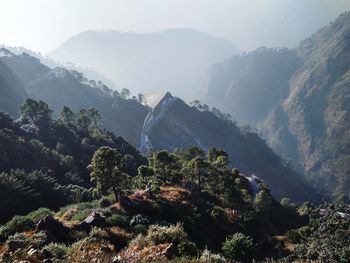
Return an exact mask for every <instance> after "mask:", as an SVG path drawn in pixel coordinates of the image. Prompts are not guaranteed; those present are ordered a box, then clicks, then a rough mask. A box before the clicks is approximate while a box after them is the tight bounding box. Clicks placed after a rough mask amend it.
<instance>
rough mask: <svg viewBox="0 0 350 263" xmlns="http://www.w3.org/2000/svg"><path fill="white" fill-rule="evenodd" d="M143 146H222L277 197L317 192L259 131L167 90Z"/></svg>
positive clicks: (149, 122)
mask: <svg viewBox="0 0 350 263" xmlns="http://www.w3.org/2000/svg"><path fill="white" fill-rule="evenodd" d="M140 145H141V148H142V147H144V149H147V148H148V147H151V148H154V149H158V150H159V149H164V150H169V151H174V150H176V149H178V148H189V147H192V146H197V147H200V148H201V149H203V150H205V151H208V150H209V149H210V148H211V147H218V148H220V149H222V150H224V151H225V152H227V154H228V156H229V160H230V161H231V166H232V167H236V168H238V169H239V170H240V171H242V172H243V173H245V174H256V175H257V176H258V177H260V178H261V179H263V180H264V181H265V182H266V183H267V184H268V185H269V186H270V187H271V189H272V192H273V194H274V195H275V196H276V197H279V198H281V197H283V196H288V197H291V198H293V199H294V200H298V201H301V200H305V199H308V198H312V197H313V191H312V190H311V188H309V187H308V186H307V184H306V183H305V182H304V181H303V179H302V178H301V177H300V176H299V175H298V174H297V173H296V172H294V171H293V170H291V169H290V168H288V167H286V166H284V165H283V164H282V162H281V160H280V158H279V157H278V156H277V155H276V154H275V153H274V152H273V151H272V150H271V149H270V148H269V147H268V146H267V145H266V143H265V142H264V141H263V140H262V139H261V138H260V137H259V136H258V135H257V134H255V133H252V132H244V131H243V130H242V129H240V128H238V127H237V126H235V124H234V123H232V122H229V121H226V120H223V119H221V118H219V117H218V116H216V115H215V114H214V113H212V112H210V111H200V110H198V109H197V108H195V107H190V106H188V105H187V104H186V103H185V102H184V101H182V100H181V99H179V98H177V97H173V96H172V95H171V94H170V93H167V94H166V95H165V96H164V98H163V99H162V100H161V101H160V102H159V103H158V105H157V106H156V107H155V108H154V109H153V111H152V112H150V113H149V115H148V116H147V118H146V120H145V122H144V126H143V130H142V133H141V143H140Z"/></svg>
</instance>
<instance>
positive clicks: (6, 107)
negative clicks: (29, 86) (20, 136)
mask: <svg viewBox="0 0 350 263" xmlns="http://www.w3.org/2000/svg"><path fill="white" fill-rule="evenodd" d="M7 55H10V53H7V50H6V49H0V110H2V111H5V112H9V113H10V114H12V115H14V116H17V115H18V109H19V108H18V107H19V105H20V104H21V103H22V102H23V101H24V100H25V98H27V97H28V95H27V93H26V91H25V89H24V83H23V82H22V81H21V79H20V78H18V76H17V75H16V73H15V72H13V71H12V70H11V68H9V67H8V66H7V65H6V64H5V63H3V62H2V57H4V56H7Z"/></svg>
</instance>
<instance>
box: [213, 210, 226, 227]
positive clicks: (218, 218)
mask: <svg viewBox="0 0 350 263" xmlns="http://www.w3.org/2000/svg"><path fill="white" fill-rule="evenodd" d="M210 218H211V220H212V221H213V222H214V223H215V224H219V223H224V222H226V221H227V216H226V213H225V211H224V210H223V209H222V208H221V207H218V206H214V207H213V209H212V210H211V212H210Z"/></svg>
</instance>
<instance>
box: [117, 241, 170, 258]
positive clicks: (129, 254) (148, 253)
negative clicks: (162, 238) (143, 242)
mask: <svg viewBox="0 0 350 263" xmlns="http://www.w3.org/2000/svg"><path fill="white" fill-rule="evenodd" d="M172 246H173V245H172V244H169V243H167V244H160V245H155V246H148V247H144V248H140V247H138V246H132V247H128V248H126V249H124V250H122V251H121V252H120V253H119V254H118V255H119V256H120V258H121V259H122V260H123V262H124V261H125V262H128V263H136V262H154V261H160V260H166V259H167V257H168V254H169V250H171V248H172Z"/></svg>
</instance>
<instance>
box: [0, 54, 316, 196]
mask: <svg viewBox="0 0 350 263" xmlns="http://www.w3.org/2000/svg"><path fill="white" fill-rule="evenodd" d="M11 54H12V55H11V57H6V59H2V60H0V61H4V62H5V63H6V65H8V66H9V67H11V69H12V70H14V71H15V72H16V74H17V75H18V76H21V80H22V82H23V83H25V90H26V92H27V93H28V96H30V97H31V98H34V99H36V100H42V101H44V102H46V103H48V105H49V107H50V108H52V109H53V113H54V116H55V117H57V116H58V115H59V113H60V111H61V110H62V108H63V107H64V106H68V107H69V108H70V109H71V110H72V111H73V112H76V113H77V114H78V112H79V110H80V109H90V108H96V109H97V110H98V111H99V113H100V115H101V123H102V127H104V128H106V129H108V130H110V131H112V132H114V133H115V134H116V135H118V136H122V137H124V138H125V139H126V140H127V141H128V142H130V143H131V144H132V145H134V146H135V147H138V148H139V149H140V150H141V151H147V149H149V148H151V149H154V150H161V149H166V150H171V151H173V150H175V149H176V148H188V147H192V146H199V147H200V148H202V149H204V150H206V151H207V150H209V148H211V147H214V146H215V147H220V148H222V149H223V150H224V151H226V152H227V153H228V157H229V159H230V160H231V161H232V163H231V165H232V167H237V168H239V169H240V170H241V171H242V172H243V173H246V174H253V173H255V174H256V175H257V176H259V177H260V178H262V179H263V180H265V181H266V183H268V184H269V185H270V186H271V188H272V191H273V193H274V194H275V196H276V197H279V198H280V197H283V196H288V197H291V198H293V199H294V200H298V201H301V200H305V199H309V198H312V197H313V191H312V190H311V189H310V188H309V187H308V186H307V185H306V184H305V182H303V180H302V179H301V178H299V176H298V175H297V174H296V173H295V172H293V171H292V170H291V169H289V168H287V167H286V166H284V165H283V164H282V163H281V160H280V159H279V158H278V157H277V156H276V155H275V154H274V153H273V151H272V150H271V149H270V148H268V147H267V146H266V144H265V142H264V141H263V140H261V139H260V138H259V136H258V135H257V134H254V133H250V132H243V131H242V130H241V129H240V128H238V127H237V126H235V125H234V124H233V123H231V122H230V121H228V120H227V119H223V118H222V116H221V118H219V117H217V116H216V115H215V114H214V113H211V112H209V111H199V110H197V109H196V108H194V107H190V106H188V105H187V104H186V103H185V102H184V101H182V100H181V99H179V98H176V97H173V96H172V95H171V94H170V93H166V95H165V96H164V97H163V98H162V99H161V100H160V101H159V102H158V104H157V105H156V106H155V107H154V108H153V110H151V111H150V108H149V107H147V106H145V105H143V104H141V103H140V102H139V101H137V100H136V99H126V98H122V97H121V96H120V95H115V92H112V90H110V89H109V88H108V87H107V86H105V85H104V84H103V83H101V82H98V83H96V82H95V81H88V80H87V79H86V77H84V75H83V74H81V73H79V72H76V71H69V70H67V69H65V68H60V67H57V68H54V69H50V68H48V67H46V66H45V65H43V64H41V63H40V61H39V60H37V59H36V58H34V57H31V56H29V55H28V54H21V55H15V54H13V53H11ZM17 107H18V106H17ZM221 115H222V114H221ZM218 116H220V114H219V115H218ZM296 193H298V194H296Z"/></svg>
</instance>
